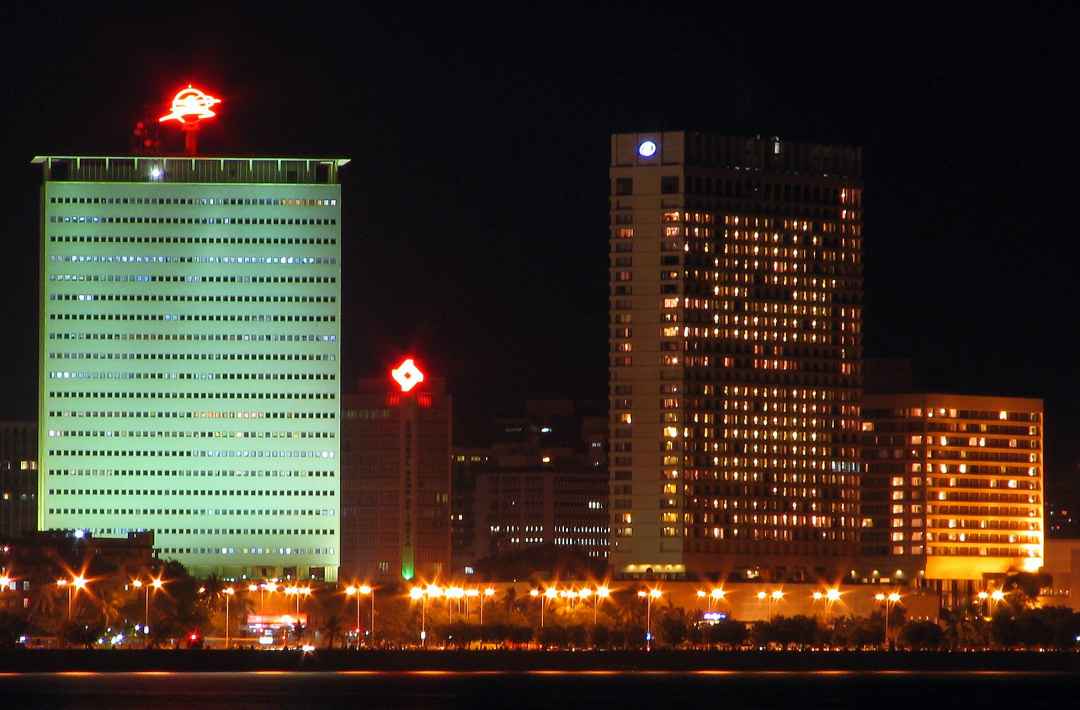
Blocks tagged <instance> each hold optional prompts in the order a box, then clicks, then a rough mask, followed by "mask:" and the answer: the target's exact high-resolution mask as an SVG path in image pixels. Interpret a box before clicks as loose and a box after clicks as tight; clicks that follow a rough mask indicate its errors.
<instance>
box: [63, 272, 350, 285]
mask: <svg viewBox="0 0 1080 710" xmlns="http://www.w3.org/2000/svg"><path fill="white" fill-rule="evenodd" d="M49 281H90V282H102V283H128V282H134V283H173V284H175V283H186V284H197V283H218V284H336V283H337V277H335V276H197V275H193V274H189V275H186V276H170V275H168V274H51V275H50V276H49Z"/></svg>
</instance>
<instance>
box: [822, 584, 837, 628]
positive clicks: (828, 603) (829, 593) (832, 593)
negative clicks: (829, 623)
mask: <svg viewBox="0 0 1080 710" xmlns="http://www.w3.org/2000/svg"><path fill="white" fill-rule="evenodd" d="M838 601H840V590H839V589H837V588H836V587H832V588H831V589H826V590H825V619H826V620H828V618H829V612H831V611H832V605H833V604H835V603H836V602H838Z"/></svg>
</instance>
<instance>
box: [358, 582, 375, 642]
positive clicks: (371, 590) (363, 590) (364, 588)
mask: <svg viewBox="0 0 1080 710" xmlns="http://www.w3.org/2000/svg"><path fill="white" fill-rule="evenodd" d="M360 594H364V595H367V594H370V595H371V626H369V627H368V635H369V636H371V645H372V646H374V645H375V587H372V586H370V585H368V584H361V585H360ZM356 609H357V621H356V628H357V629H358V630H357V632H356V633H357V634H359V633H360V632H359V628H360V617H359V613H360V611H359V610H360V597H359V596H358V597H356ZM356 641H357V645H359V642H360V637H359V635H358V636H357V637H356Z"/></svg>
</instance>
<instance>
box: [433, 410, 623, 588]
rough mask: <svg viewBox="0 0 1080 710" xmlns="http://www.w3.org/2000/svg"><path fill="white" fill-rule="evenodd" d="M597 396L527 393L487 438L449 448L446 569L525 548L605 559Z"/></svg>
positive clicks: (603, 425) (603, 433) (603, 428)
mask: <svg viewBox="0 0 1080 710" xmlns="http://www.w3.org/2000/svg"><path fill="white" fill-rule="evenodd" d="M600 405H602V403H591V402H579V403H575V402H572V401H569V400H530V401H528V402H527V403H526V406H525V413H524V414H523V415H521V416H512V417H499V418H497V419H496V421H495V431H494V432H493V437H492V438H493V441H492V443H491V444H490V445H489V446H486V447H482V448H468V449H466V448H461V449H456V450H455V452H454V461H453V476H454V497H453V509H452V510H451V524H452V528H453V543H454V571H455V573H460V572H462V571H463V570H466V568H467V567H469V566H471V563H473V562H475V561H477V560H480V559H483V558H485V557H490V556H492V555H497V554H500V553H505V552H508V551H511V550H521V549H524V548H528V547H536V546H541V545H548V546H552V547H554V548H562V549H571V550H575V551H577V552H579V553H580V554H581V555H583V556H585V557H587V558H589V559H591V560H594V561H596V562H597V563H598V564H599V565H605V564H606V562H607V558H608V552H609V546H610V522H611V521H610V516H609V513H608V474H607V466H606V460H605V458H606V444H607V420H606V417H602V416H593V410H597V411H602V409H601V406H600Z"/></svg>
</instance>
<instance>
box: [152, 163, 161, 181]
mask: <svg viewBox="0 0 1080 710" xmlns="http://www.w3.org/2000/svg"><path fill="white" fill-rule="evenodd" d="M160 177H161V168H159V167H158V166H156V165H155V166H154V167H152V168H150V179H151V180H157V179H159V178H160Z"/></svg>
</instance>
